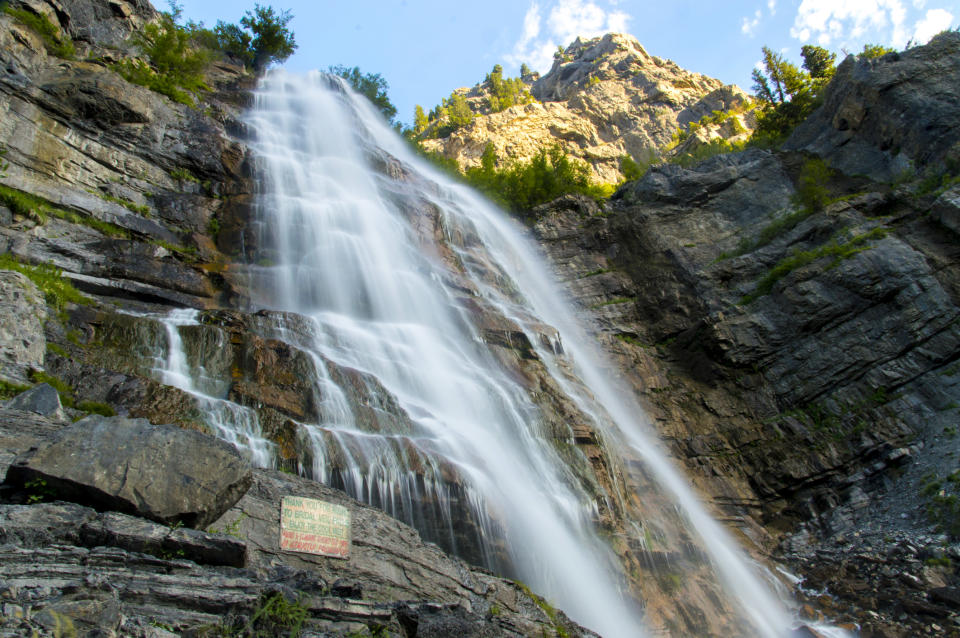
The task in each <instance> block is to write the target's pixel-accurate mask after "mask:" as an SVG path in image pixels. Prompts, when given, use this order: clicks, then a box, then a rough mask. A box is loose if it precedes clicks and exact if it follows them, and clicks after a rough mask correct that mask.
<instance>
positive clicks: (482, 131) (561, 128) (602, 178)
mask: <svg viewBox="0 0 960 638" xmlns="http://www.w3.org/2000/svg"><path fill="white" fill-rule="evenodd" d="M529 79H531V80H532V79H533V78H529ZM530 90H531V92H532V94H533V96H534V97H536V98H537V100H539V102H537V103H532V104H523V105H518V106H513V107H510V108H508V109H506V110H505V111H502V112H500V113H492V114H484V115H480V116H478V117H476V118H474V120H473V122H472V123H471V124H469V125H467V126H465V127H464V128H462V129H459V130H457V131H455V132H453V133H452V134H450V135H449V136H448V137H445V138H440V139H425V140H422V142H421V143H422V144H423V146H424V147H425V148H426V149H427V150H430V151H436V152H439V153H441V154H442V155H444V156H445V157H448V158H453V159H456V160H457V162H458V164H459V165H460V166H461V168H466V167H469V166H477V165H479V163H480V156H481V155H482V154H483V151H484V149H485V148H486V146H487V144H488V143H489V144H492V145H493V147H494V150H495V151H496V153H497V156H498V157H499V158H500V160H501V161H503V162H509V161H511V160H529V159H530V158H532V157H533V156H535V155H536V154H537V153H538V152H539V151H540V150H542V149H547V148H550V147H551V146H553V145H554V144H560V146H561V147H562V148H563V149H564V151H566V152H567V153H568V154H570V155H571V156H573V157H576V158H579V159H581V160H584V161H585V162H586V163H587V164H588V165H589V167H590V169H591V172H592V174H593V178H594V179H595V180H596V181H598V182H602V183H617V182H620V181H621V180H622V179H623V175H622V173H621V172H620V160H621V158H622V157H623V156H624V155H630V156H632V157H633V158H635V159H636V160H638V161H648V160H650V159H651V158H653V157H655V156H657V155H659V152H660V149H662V148H663V147H665V146H667V145H668V144H669V143H670V142H671V140H672V138H673V136H674V133H675V132H676V131H677V130H678V129H680V128H682V127H684V126H686V125H688V124H690V123H691V122H697V121H699V120H700V119H701V118H702V117H704V116H708V115H711V114H712V113H713V112H714V111H730V110H733V109H742V108H744V107H745V105H746V103H748V102H749V97H748V96H747V95H746V94H745V93H744V92H743V91H741V90H740V89H739V88H737V87H735V86H724V85H723V83H722V82H720V81H719V80H715V79H713V78H709V77H707V76H705V75H701V74H699V73H693V72H690V71H686V70H684V69H682V68H680V67H679V66H677V65H676V64H674V63H673V62H671V61H670V60H665V59H663V58H658V57H656V56H652V55H650V54H648V53H647V52H646V50H644V48H643V47H642V46H641V45H640V43H639V42H637V40H636V39H635V38H633V37H632V36H629V35H625V34H616V33H610V34H607V35H605V36H603V37H602V38H593V39H591V40H586V41H582V40H580V39H577V40H576V41H575V42H574V43H573V44H571V45H570V46H569V47H567V48H566V49H565V50H564V53H563V56H562V57H558V58H557V59H556V60H555V61H554V64H553V68H552V69H550V72H549V73H547V74H546V75H544V76H543V77H541V78H539V79H537V80H536V81H534V82H532V86H531V87H530ZM736 121H737V122H738V125H739V126H740V127H741V128H742V130H739V129H738V130H736V131H735V130H733V128H731V129H730V130H729V131H724V130H721V129H716V130H712V132H711V134H708V135H706V137H708V138H709V137H711V136H723V137H724V138H737V137H738V136H741V137H742V135H743V133H746V132H747V131H748V130H750V129H752V128H753V126H754V122H753V120H752V118H751V117H750V116H749V115H747V116H741V115H738V116H736ZM728 126H729V127H733V121H732V120H731V121H730V124H729V125H728ZM748 127H749V128H748ZM738 139H739V138H738Z"/></svg>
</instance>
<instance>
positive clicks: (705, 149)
mask: <svg viewBox="0 0 960 638" xmlns="http://www.w3.org/2000/svg"><path fill="white" fill-rule="evenodd" d="M744 146H745V143H744V142H728V141H727V140H725V139H723V138H722V137H716V138H714V139H712V140H710V141H709V142H707V143H706V144H701V145H700V146H697V147H695V148H693V149H691V150H689V151H687V152H684V153H679V154H677V155H674V156H673V157H671V158H670V163H671V164H679V165H680V166H683V167H684V168H689V167H691V166H693V165H695V164H699V163H700V162H702V161H703V160H705V159H709V158H711V157H713V156H715V155H723V154H725V153H735V152H737V151H742V150H743V148H744Z"/></svg>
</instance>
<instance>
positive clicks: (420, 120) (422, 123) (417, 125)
mask: <svg viewBox="0 0 960 638" xmlns="http://www.w3.org/2000/svg"><path fill="white" fill-rule="evenodd" d="M428 126H430V120H429V119H428V118H427V114H426V113H424V112H423V107H422V106H420V105H419V104H417V105H416V106H415V107H413V132H414V134H416V135H420V134H421V133H423V132H424V131H425V130H427V127H428Z"/></svg>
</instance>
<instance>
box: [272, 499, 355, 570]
mask: <svg viewBox="0 0 960 638" xmlns="http://www.w3.org/2000/svg"><path fill="white" fill-rule="evenodd" d="M280 549H282V550H286V551H289V552H303V553H305V554H319V555H321V556H333V557H334V558H349V557H350V510H348V509H347V508H346V507H343V506H342V505H334V504H333V503H326V502H324V501H318V500H316V499H312V498H303V497H300V496H284V497H283V501H281V504H280Z"/></svg>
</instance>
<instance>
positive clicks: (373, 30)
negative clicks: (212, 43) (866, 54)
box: [154, 0, 960, 122]
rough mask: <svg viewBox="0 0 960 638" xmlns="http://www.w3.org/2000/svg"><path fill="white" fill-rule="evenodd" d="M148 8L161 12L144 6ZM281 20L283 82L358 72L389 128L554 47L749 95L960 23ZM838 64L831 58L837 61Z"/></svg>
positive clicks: (665, 9)
mask: <svg viewBox="0 0 960 638" xmlns="http://www.w3.org/2000/svg"><path fill="white" fill-rule="evenodd" d="M154 1H155V3H156V6H157V8H159V9H165V8H166V6H165V5H163V4H162V2H160V1H159V0H154ZM182 4H183V8H184V15H185V17H186V18H189V19H193V20H198V21H203V22H205V23H206V24H207V26H213V25H214V24H215V23H216V21H217V20H218V19H219V20H224V21H226V22H237V21H239V19H240V17H241V16H242V15H243V13H244V12H245V11H246V10H248V9H252V8H253V4H254V1H253V0H249V1H248V0H182ZM261 4H264V5H273V6H274V7H275V8H277V9H290V10H291V12H292V13H293V15H294V19H293V20H292V21H291V23H290V25H291V27H292V29H293V30H294V32H295V33H296V39H297V43H298V45H299V49H298V50H297V53H296V54H295V55H294V56H293V57H292V58H290V60H288V61H287V63H286V67H287V68H288V69H290V70H293V71H307V70H311V69H325V68H327V67H328V66H330V65H335V64H345V65H348V66H359V67H360V69H361V70H362V71H364V72H372V73H380V74H381V75H383V77H384V78H385V79H386V80H387V81H388V82H389V84H390V91H389V94H390V98H391V100H392V101H393V103H394V104H396V106H397V108H398V109H399V115H398V118H399V119H400V120H402V121H404V122H410V121H411V120H412V118H413V107H414V104H422V105H423V106H424V107H425V108H426V109H430V108H431V107H432V106H434V105H435V104H437V103H439V102H440V99H441V98H443V97H445V96H447V95H449V93H450V91H451V90H453V89H455V88H457V87H460V86H472V85H473V84H475V83H477V82H479V81H480V80H482V79H483V77H484V75H485V74H486V73H488V72H489V71H490V69H491V68H492V67H493V65H494V64H498V63H499V64H502V65H503V66H504V69H505V71H506V73H507V74H508V75H516V74H517V72H518V70H519V68H520V64H521V62H527V63H528V64H529V65H530V66H531V67H533V68H535V69H537V70H540V71H541V72H546V71H547V70H549V68H550V62H551V56H552V52H553V51H555V50H556V48H557V45H559V44H562V45H563V46H566V45H567V44H569V43H570V42H571V41H572V40H573V39H574V38H575V37H576V36H577V35H583V36H595V35H600V34H602V33H605V32H608V31H619V32H626V33H629V34H631V35H633V36H635V37H636V38H637V39H638V40H639V41H640V43H641V44H642V45H643V46H644V47H645V48H646V50H647V52H648V53H650V54H651V55H656V56H660V57H664V58H669V59H671V60H673V61H674V62H676V63H677V64H679V65H680V66H682V67H685V68H687V69H690V70H691V71H698V72H700V73H704V74H706V75H710V76H713V77H716V78H718V79H720V80H722V81H724V82H727V83H732V84H738V85H740V86H741V87H742V88H744V89H745V90H747V91H749V90H750V88H751V81H750V72H751V70H752V69H753V67H754V66H756V65H757V64H758V61H759V59H760V55H761V54H760V47H761V46H763V45H766V46H769V47H771V48H773V49H775V50H780V51H783V52H784V53H785V55H786V56H787V57H788V58H789V59H793V60H794V61H799V58H800V47H801V45H803V44H807V43H814V44H820V45H821V46H824V47H826V48H828V49H830V50H832V51H836V52H840V51H842V50H846V51H849V52H856V51H859V50H860V49H862V47H863V44H864V43H867V42H870V43H876V44H884V45H887V46H894V47H903V46H904V45H906V44H907V42H908V41H910V40H913V41H915V42H920V43H924V42H926V40H927V39H929V38H930V36H931V35H933V34H935V33H937V32H939V31H941V30H943V29H945V28H956V27H957V26H958V23H960V0H727V1H726V2H712V1H711V2H704V1H698V2H693V1H691V0H660V1H658V2H647V1H641V0H487V1H486V2H483V3H480V2H475V3H459V2H450V1H449V0H447V1H444V2H439V1H436V0H349V1H345V0H332V1H327V2H318V1H317V0H264V1H263V2H261ZM840 57H842V53H841V54H840Z"/></svg>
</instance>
